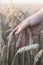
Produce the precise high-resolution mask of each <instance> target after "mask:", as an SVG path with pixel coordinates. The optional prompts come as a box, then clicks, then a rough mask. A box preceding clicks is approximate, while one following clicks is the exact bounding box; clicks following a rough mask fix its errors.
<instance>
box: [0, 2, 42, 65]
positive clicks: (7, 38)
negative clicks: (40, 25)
mask: <svg viewBox="0 0 43 65" xmlns="http://www.w3.org/2000/svg"><path fill="white" fill-rule="evenodd" d="M42 7H43V5H31V4H23V5H22V4H21V5H18V4H15V5H14V4H12V3H11V4H10V5H9V4H0V65H43V30H42V31H40V32H39V35H38V36H37V39H36V40H35V41H34V42H33V39H32V35H31V31H30V30H29V27H27V28H26V29H25V30H23V31H22V32H21V33H20V34H19V35H13V32H14V28H15V27H16V26H17V25H18V24H19V23H21V22H22V21H23V20H24V19H26V18H27V17H29V16H31V15H32V14H33V13H35V12H37V11H38V10H39V9H40V8H42ZM21 38H22V39H21ZM18 40H20V42H19V41H18ZM16 43H22V46H21V47H20V48H18V49H17V48H16Z"/></svg>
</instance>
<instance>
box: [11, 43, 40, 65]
mask: <svg viewBox="0 0 43 65" xmlns="http://www.w3.org/2000/svg"><path fill="white" fill-rule="evenodd" d="M38 47H39V44H32V45H29V46H24V47H22V48H20V49H19V50H17V52H16V54H15V56H14V59H13V61H12V65H14V61H15V59H16V56H17V55H18V53H22V52H25V51H29V50H31V49H36V48H38Z"/></svg>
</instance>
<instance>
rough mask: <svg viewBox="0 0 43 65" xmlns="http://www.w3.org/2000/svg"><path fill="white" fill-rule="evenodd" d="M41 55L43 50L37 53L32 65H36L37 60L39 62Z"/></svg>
mask: <svg viewBox="0 0 43 65" xmlns="http://www.w3.org/2000/svg"><path fill="white" fill-rule="evenodd" d="M42 54H43V49H42V50H40V51H39V52H38V54H37V55H36V57H35V59H34V65H36V63H37V62H38V60H39V58H40V57H41V56H42Z"/></svg>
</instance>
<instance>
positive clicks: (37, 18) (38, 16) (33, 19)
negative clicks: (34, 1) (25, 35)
mask: <svg viewBox="0 0 43 65" xmlns="http://www.w3.org/2000/svg"><path fill="white" fill-rule="evenodd" d="M42 22H43V8H42V9H40V10H39V11H38V12H36V13H35V14H33V15H32V16H30V17H28V18H27V19H25V20H24V21H23V22H22V23H20V24H19V25H18V26H17V27H16V28H15V29H14V32H15V35H17V34H20V33H21V32H22V31H23V30H24V29H25V28H26V27H27V26H30V27H32V26H33V27H34V26H35V28H37V25H39V23H42ZM39 26H40V25H39ZM39 28H40V27H39ZM36 30H38V29H36ZM34 33H35V32H34ZM16 45H17V44H16ZM17 47H18V46H17Z"/></svg>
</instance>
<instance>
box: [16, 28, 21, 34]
mask: <svg viewBox="0 0 43 65" xmlns="http://www.w3.org/2000/svg"><path fill="white" fill-rule="evenodd" d="M21 31H22V28H21V27H19V28H18V29H17V31H16V32H15V35H16V34H19V33H20V32H21Z"/></svg>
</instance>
